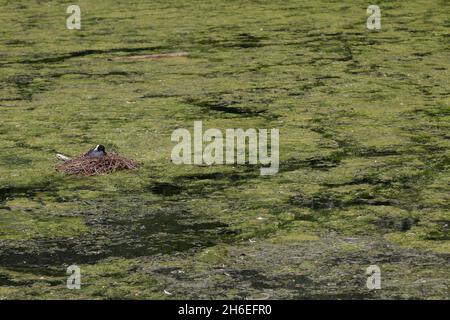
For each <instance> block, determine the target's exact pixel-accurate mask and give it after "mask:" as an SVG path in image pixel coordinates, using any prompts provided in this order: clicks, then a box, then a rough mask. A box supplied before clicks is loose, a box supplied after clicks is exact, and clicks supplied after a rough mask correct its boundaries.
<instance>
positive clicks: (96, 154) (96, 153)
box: [85, 144, 106, 158]
mask: <svg viewBox="0 0 450 320" xmlns="http://www.w3.org/2000/svg"><path fill="white" fill-rule="evenodd" d="M85 156H86V157H88V158H101V157H103V156H106V151H105V146H104V145H101V144H98V145H97V146H96V147H95V148H94V149H91V150H89V151H88V152H87V153H86V154H85Z"/></svg>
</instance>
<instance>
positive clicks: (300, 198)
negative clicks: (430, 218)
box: [288, 190, 401, 210]
mask: <svg viewBox="0 0 450 320" xmlns="http://www.w3.org/2000/svg"><path fill="white" fill-rule="evenodd" d="M288 203H289V204H291V205H295V206H300V207H306V208H310V209H312V210H332V209H344V208H348V207H352V206H361V205H368V206H398V205H400V204H401V201H400V200H395V199H384V198H382V197H376V195H373V194H370V193H368V192H365V191H360V192H355V193H352V194H337V193H334V192H331V191H329V190H323V191H321V192H317V193H314V194H312V195H305V194H302V193H300V194H298V195H295V196H291V197H290V198H289V200H288Z"/></svg>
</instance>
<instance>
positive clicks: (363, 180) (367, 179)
mask: <svg viewBox="0 0 450 320" xmlns="http://www.w3.org/2000/svg"><path fill="white" fill-rule="evenodd" d="M393 183H395V181H394V180H384V179H382V178H380V177H376V176H364V177H357V178H354V179H352V180H350V181H348V182H339V183H328V182H325V183H322V184H321V185H322V186H324V187H329V188H335V187H344V186H355V185H361V184H369V185H373V186H379V185H381V186H385V187H388V186H391V185H392V184H393Z"/></svg>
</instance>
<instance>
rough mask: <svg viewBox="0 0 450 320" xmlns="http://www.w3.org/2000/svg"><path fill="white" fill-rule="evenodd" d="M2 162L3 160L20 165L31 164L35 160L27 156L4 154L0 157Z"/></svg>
mask: <svg viewBox="0 0 450 320" xmlns="http://www.w3.org/2000/svg"><path fill="white" fill-rule="evenodd" d="M0 159H1V162H3V163H4V164H6V165H13V166H14V165H16V166H20V165H29V164H31V163H32V162H33V160H32V159H31V158H27V157H19V156H16V155H8V156H3V157H1V158H0Z"/></svg>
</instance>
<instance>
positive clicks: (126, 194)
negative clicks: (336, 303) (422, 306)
mask: <svg viewBox="0 0 450 320" xmlns="http://www.w3.org/2000/svg"><path fill="white" fill-rule="evenodd" d="M369 4H372V3H367V2H365V1H334V2H330V1H313V2H311V1H300V0H295V1H286V0H283V1H278V0H276V1H250V0H248V1H230V0H221V1H192V0H189V1H145V2H144V1H125V2H121V1H97V2H96V3H93V1H86V0H79V1H77V5H79V6H80V8H81V30H68V29H67V27H66V19H67V17H68V16H69V14H67V13H66V8H67V5H68V4H67V2H65V1H6V0H0V9H1V10H0V24H1V28H0V70H1V72H0V115H1V122H0V150H1V152H0V299H13V298H18V299H52V298H70V299H86V298H87V299H111V298H114V299H117V298H118V299H184V298H187V299H209V298H211V299H222V298H230V299H255V298H270V299H323V298H330V299H360V298H371V299H373V298H383V299H389V298H401V299H435V298H448V294H449V284H450V273H449V254H450V234H449V224H450V214H449V213H450V149H449V147H450V85H449V80H448V79H449V67H450V54H449V49H450V45H449V44H450V41H449V40H450V38H449V34H450V33H449V32H450V20H449V12H450V4H449V2H448V1H444V0H441V1H408V2H405V1H378V2H377V3H376V4H377V5H379V6H380V8H381V30H378V31H370V30H368V29H367V27H366V20H367V18H368V14H367V13H366V9H367V6H368V5H369ZM170 52H188V53H189V56H188V57H179V58H170V59H164V58H163V59H158V60H148V59H147V60H126V59H119V58H120V57H126V56H137V55H148V54H161V53H170ZM196 120H201V121H203V126H204V127H205V128H218V129H219V130H225V129H227V128H244V129H248V128H278V129H279V130H280V169H279V172H278V173H277V174H275V175H272V176H261V175H260V171H259V167H258V166H254V165H213V166H196V165H175V164H174V163H172V162H171V157H170V155H171V150H172V148H173V147H174V143H173V142H172V141H171V133H172V132H173V131H174V130H175V129H177V128H186V129H188V130H193V124H194V121H196ZM98 143H103V144H105V145H106V146H107V148H108V149H112V148H114V149H116V150H119V152H120V153H121V154H124V155H127V156H129V157H131V158H133V159H135V160H137V161H138V162H139V163H140V168H139V170H138V171H132V172H120V173H114V174H110V175H102V176H96V177H72V176H65V175H63V174H61V173H58V172H56V171H55V170H54V166H55V164H56V158H55V153H63V154H67V155H78V154H80V153H81V152H84V151H86V150H87V149H89V148H90V147H92V146H93V145H96V144H98ZM73 264H76V265H78V266H79V267H80V269H81V282H82V285H81V289H80V290H69V289H67V287H66V280H67V277H68V275H67V274H66V269H67V267H68V266H69V265H73ZM370 265H377V266H378V267H379V268H380V270H381V279H382V280H381V289H380V290H369V289H368V288H367V286H366V280H367V277H368V275H366V269H367V267H369V266H370ZM165 291H166V292H165ZM168 292H169V293H171V294H167V293H168Z"/></svg>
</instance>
